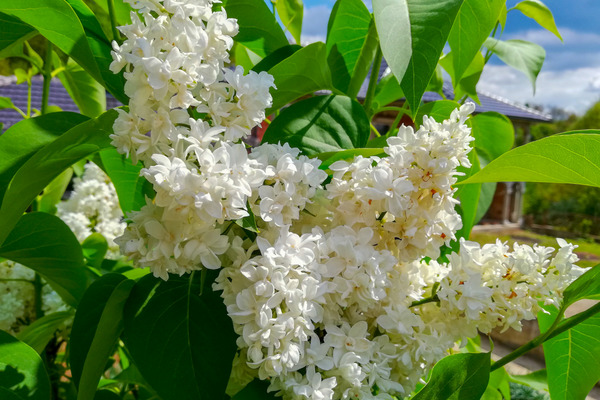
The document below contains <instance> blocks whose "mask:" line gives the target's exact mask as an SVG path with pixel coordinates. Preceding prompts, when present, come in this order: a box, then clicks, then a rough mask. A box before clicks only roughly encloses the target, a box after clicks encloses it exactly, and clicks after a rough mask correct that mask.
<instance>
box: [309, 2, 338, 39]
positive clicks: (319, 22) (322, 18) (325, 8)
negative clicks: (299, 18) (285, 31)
mask: <svg viewBox="0 0 600 400" xmlns="http://www.w3.org/2000/svg"><path fill="white" fill-rule="evenodd" d="M329 14H331V6H329V5H325V4H320V5H318V6H314V7H307V8H305V9H304V18H303V22H302V44H307V43H312V42H317V41H323V42H324V41H325V37H326V36H327V21H329Z"/></svg>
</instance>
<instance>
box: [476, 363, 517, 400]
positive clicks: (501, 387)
mask: <svg viewBox="0 0 600 400" xmlns="http://www.w3.org/2000/svg"><path fill="white" fill-rule="evenodd" d="M504 399H506V400H511V392H510V383H509V375H508V374H507V373H506V370H504V368H499V369H497V370H495V371H493V372H492V373H491V374H490V380H489V382H488V386H487V388H486V389H485V392H484V393H483V396H481V400H504Z"/></svg>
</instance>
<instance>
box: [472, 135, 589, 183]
mask: <svg viewBox="0 0 600 400" xmlns="http://www.w3.org/2000/svg"><path fill="white" fill-rule="evenodd" d="M590 132H593V133H587V134H585V133H583V134H582V133H572V134H568V135H554V136H550V137H547V138H544V139H540V140H536V141H535V142H532V143H528V144H526V145H524V146H520V147H517V148H514V149H512V150H510V151H509V152H507V153H504V154H503V155H501V156H500V157H498V158H496V159H495V160H494V161H492V162H490V163H489V164H488V165H487V166H486V167H485V168H483V169H482V170H481V171H480V172H478V173H477V174H475V175H473V176H472V177H471V178H469V179H467V180H465V181H463V182H462V183H463V184H464V183H473V182H548V183H573V184H578V185H587V186H596V187H600V173H599V172H600V131H597V130H596V131H590Z"/></svg>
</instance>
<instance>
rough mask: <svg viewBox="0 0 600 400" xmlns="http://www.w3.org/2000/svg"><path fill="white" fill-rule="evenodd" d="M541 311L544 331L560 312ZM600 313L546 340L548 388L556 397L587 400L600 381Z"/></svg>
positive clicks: (540, 318) (569, 399)
mask: <svg viewBox="0 0 600 400" xmlns="http://www.w3.org/2000/svg"><path fill="white" fill-rule="evenodd" d="M548 309H549V311H550V314H545V313H543V312H540V313H539V314H538V322H539V324H540V330H541V331H542V332H544V331H545V330H547V329H548V328H549V327H550V326H551V325H552V323H553V322H554V320H555V319H556V317H557V315H558V310H557V309H556V308H555V307H548ZM598 332H600V314H596V315H594V316H592V317H590V318H588V319H586V320H585V321H583V322H580V323H579V324H578V325H576V326H574V327H573V328H571V329H569V330H568V331H566V332H563V333H561V334H560V335H558V336H555V337H554V338H552V339H550V340H548V341H546V342H544V358H545V359H546V370H547V373H548V387H549V389H550V396H551V397H552V400H584V399H585V398H586V396H587V394H588V393H589V392H590V390H592V388H593V387H594V385H595V384H596V382H598V380H600V363H599V362H598V360H599V359H600V336H599V335H598Z"/></svg>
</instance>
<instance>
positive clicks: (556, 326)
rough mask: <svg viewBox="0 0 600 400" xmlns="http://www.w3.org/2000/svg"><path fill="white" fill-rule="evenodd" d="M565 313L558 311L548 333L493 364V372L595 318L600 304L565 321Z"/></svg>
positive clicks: (561, 310) (599, 309)
mask: <svg viewBox="0 0 600 400" xmlns="http://www.w3.org/2000/svg"><path fill="white" fill-rule="evenodd" d="M564 311H565V310H564V309H563V308H561V309H560V310H559V311H558V316H557V317H556V319H555V320H554V322H553V323H552V326H551V327H550V328H549V329H548V330H546V332H544V333H543V334H541V335H540V336H538V337H536V338H534V339H533V340H531V341H529V342H527V343H525V344H524V345H523V346H521V347H519V348H518V349H516V350H515V351H513V352H512V353H510V354H507V355H506V356H504V357H502V358H501V359H499V360H498V361H496V362H495V363H493V364H492V367H491V370H492V371H494V370H496V369H498V368H500V367H502V366H504V365H506V364H508V363H509V362H511V361H513V360H516V359H517V358H519V357H520V356H522V355H523V354H525V353H527V352H528V351H530V350H532V349H534V348H536V347H538V346H539V345H540V344H542V343H544V342H545V341H546V340H550V339H552V338H554V337H555V336H558V335H560V334H561V333H563V332H565V331H568V330H569V329H571V328H572V327H574V326H575V325H577V324H579V323H581V322H583V321H585V320H586V319H588V318H590V317H592V316H594V315H595V314H597V313H599V312H600V303H597V304H595V305H594V306H593V307H590V308H588V309H587V310H585V311H582V312H580V313H579V314H576V315H574V316H572V317H571V318H568V319H566V320H563V319H562V318H561V316H562V315H563V313H564ZM561 321H562V322H561Z"/></svg>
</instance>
